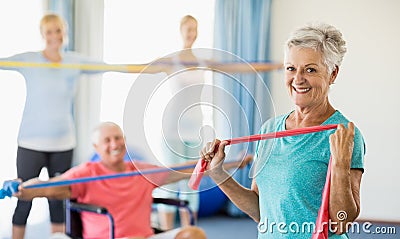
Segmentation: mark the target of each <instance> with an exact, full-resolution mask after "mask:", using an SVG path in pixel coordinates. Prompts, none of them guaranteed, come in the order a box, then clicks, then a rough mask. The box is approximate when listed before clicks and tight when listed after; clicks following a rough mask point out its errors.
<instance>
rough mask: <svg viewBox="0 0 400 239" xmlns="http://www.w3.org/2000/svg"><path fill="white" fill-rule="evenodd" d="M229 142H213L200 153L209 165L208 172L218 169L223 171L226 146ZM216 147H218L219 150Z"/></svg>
mask: <svg viewBox="0 0 400 239" xmlns="http://www.w3.org/2000/svg"><path fill="white" fill-rule="evenodd" d="M227 144H228V141H222V142H221V141H220V140H218V139H215V140H214V141H213V142H208V143H207V144H206V146H204V147H203V149H202V150H201V151H200V157H201V159H202V160H205V161H206V162H209V163H208V166H207V168H206V169H207V170H211V169H218V170H222V163H223V162H224V159H225V152H224V150H225V146H226V145H227ZM216 147H218V149H217V150H215V149H216Z"/></svg>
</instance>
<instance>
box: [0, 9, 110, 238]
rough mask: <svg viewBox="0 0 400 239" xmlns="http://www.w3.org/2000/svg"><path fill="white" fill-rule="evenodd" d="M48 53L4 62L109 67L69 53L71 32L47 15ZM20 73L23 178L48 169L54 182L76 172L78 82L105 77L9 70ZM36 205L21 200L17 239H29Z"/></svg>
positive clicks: (54, 214)
mask: <svg viewBox="0 0 400 239" xmlns="http://www.w3.org/2000/svg"><path fill="white" fill-rule="evenodd" d="M40 32H41V34H42V37H43V39H44V41H45V44H46V45H45V48H44V49H43V50H42V51H40V52H26V53H21V54H17V55H14V56H11V57H9V58H3V59H0V61H18V62H36V63H50V62H59V63H73V64H81V63H82V64H85V63H87V64H104V63H102V62H99V61H95V60H91V59H89V58H87V57H83V56H81V55H79V54H77V53H74V52H64V51H63V50H62V49H63V46H64V42H65V36H66V27H65V24H64V21H63V19H61V18H60V17H59V16H57V15H54V14H48V15H45V16H44V17H43V18H42V20H41V22H40ZM3 69H5V70H15V71H18V72H20V73H21V74H22V75H23V76H24V78H25V83H26V102H25V108H24V111H23V116H22V121H21V125H20V129H19V134H18V151H17V173H18V177H19V178H21V179H22V180H24V181H25V180H28V179H30V178H34V177H37V176H38V175H39V173H40V170H41V169H42V167H47V169H48V172H49V174H50V175H49V176H50V177H54V176H56V175H57V174H60V173H63V172H64V171H66V170H67V169H69V168H70V167H71V162H72V150H73V148H74V147H75V144H76V142H75V127H74V120H73V115H72V105H73V100H74V95H75V91H76V86H77V80H78V79H79V77H80V76H81V74H83V73H92V74H94V73H99V72H95V71H91V72H89V71H87V72H85V71H82V70H79V69H50V68H22V67H21V68H17V67H14V68H3ZM31 206H32V203H31V202H27V201H18V203H17V207H16V209H15V213H14V216H13V238H14V239H16V238H23V237H24V234H25V225H26V221H27V218H28V215H29V212H30V209H31ZM49 207H50V219H51V222H52V231H53V232H63V229H64V216H63V215H64V212H63V204H62V201H56V200H49Z"/></svg>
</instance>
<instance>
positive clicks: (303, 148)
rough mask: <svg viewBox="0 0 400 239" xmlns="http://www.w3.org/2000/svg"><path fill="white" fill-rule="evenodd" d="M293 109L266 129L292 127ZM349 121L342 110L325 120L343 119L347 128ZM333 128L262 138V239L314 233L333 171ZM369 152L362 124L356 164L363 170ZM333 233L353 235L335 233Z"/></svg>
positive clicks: (357, 134)
mask: <svg viewBox="0 0 400 239" xmlns="http://www.w3.org/2000/svg"><path fill="white" fill-rule="evenodd" d="M289 114H290V113H289ZM289 114H286V115H282V116H279V117H277V118H274V119H272V120H268V121H267V122H265V123H264V125H263V126H262V128H261V130H260V134H265V133H270V132H276V131H282V130H286V128H285V122H286V119H287V117H288V116H289ZM348 122H349V120H347V119H346V118H345V117H344V116H343V115H342V114H341V113H340V112H339V111H336V112H335V113H334V114H333V115H332V116H331V117H330V118H329V119H327V120H326V121H325V122H324V123H323V124H322V125H327V124H339V123H342V124H344V125H345V126H346V127H347V123H348ZM333 132H334V131H333V130H327V131H321V132H317V133H311V134H304V135H298V136H290V137H283V138H277V139H274V140H264V141H259V142H258V144H257V148H256V154H255V162H256V167H255V171H254V176H255V180H256V183H257V186H258V190H259V205H260V223H259V225H258V231H259V233H258V238H260V239H261V238H263V239H264V238H274V239H276V238H286V239H302V238H305V239H310V238H311V235H312V231H313V230H314V226H315V221H316V218H317V214H318V210H319V207H320V205H321V197H322V190H323V187H324V184H325V180H326V173H327V170H328V163H329V158H330V146H329V135H331V134H332V133H333ZM364 154H365V144H364V139H363V137H362V135H361V133H360V131H359V130H358V129H357V128H356V129H355V138H354V150H353V157H352V162H351V168H359V169H363V159H364ZM329 238H348V236H347V235H346V234H343V235H336V234H330V235H329Z"/></svg>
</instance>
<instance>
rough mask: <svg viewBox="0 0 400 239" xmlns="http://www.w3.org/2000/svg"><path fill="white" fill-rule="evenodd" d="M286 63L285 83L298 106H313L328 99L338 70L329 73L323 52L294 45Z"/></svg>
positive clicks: (287, 55)
mask: <svg viewBox="0 0 400 239" xmlns="http://www.w3.org/2000/svg"><path fill="white" fill-rule="evenodd" d="M284 64H285V84H286V87H287V89H288V93H289V96H290V98H291V99H292V100H293V102H294V104H295V105H296V106H298V107H300V108H301V109H306V108H309V107H311V108H313V107H314V106H318V105H320V104H323V103H325V102H327V101H328V92H329V85H330V84H332V83H333V82H334V80H335V78H336V72H335V71H337V70H336V69H335V70H334V72H333V73H332V74H330V73H328V68H327V67H326V65H325V64H324V60H323V57H322V53H321V52H318V51H315V50H314V49H311V48H300V47H297V46H292V47H290V49H289V51H287V53H286V56H285V63H284Z"/></svg>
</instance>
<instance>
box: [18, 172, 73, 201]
mask: <svg viewBox="0 0 400 239" xmlns="http://www.w3.org/2000/svg"><path fill="white" fill-rule="evenodd" d="M58 180H61V178H59V177H57V178H53V179H50V180H49V181H58ZM42 182H43V181H40V180H38V179H32V180H29V181H27V182H25V183H22V185H21V186H20V187H19V192H18V193H17V194H16V195H15V196H17V197H18V198H20V199H21V200H32V199H33V198H37V197H46V198H50V199H65V198H70V197H71V188H70V186H57V187H43V188H29V186H30V185H36V184H40V183H42Z"/></svg>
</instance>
